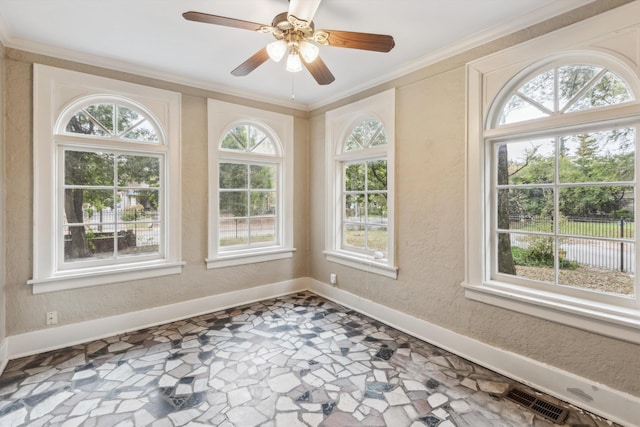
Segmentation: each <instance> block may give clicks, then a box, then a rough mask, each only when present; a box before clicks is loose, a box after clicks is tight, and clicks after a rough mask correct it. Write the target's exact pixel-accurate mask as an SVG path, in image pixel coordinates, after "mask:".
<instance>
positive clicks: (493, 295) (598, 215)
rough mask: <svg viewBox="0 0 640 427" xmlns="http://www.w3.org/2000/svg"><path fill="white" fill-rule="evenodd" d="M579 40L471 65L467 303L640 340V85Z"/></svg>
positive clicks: (618, 42) (617, 44)
mask: <svg viewBox="0 0 640 427" xmlns="http://www.w3.org/2000/svg"><path fill="white" fill-rule="evenodd" d="M600 19H601V20H605V21H606V19H607V18H606V17H601V18H600ZM612 22H613V21H612ZM590 28H591V31H601V30H602V29H603V28H606V25H603V26H594V27H590ZM583 30H584V29H581V30H578V29H572V30H566V31H569V32H571V31H575V32H576V34H577V32H578V31H583ZM571 36H572V34H565V35H563V32H560V33H558V34H554V35H549V36H547V38H552V39H553V40H552V41H553V43H552V42H551V41H549V40H546V41H543V40H538V41H533V42H530V43H529V44H528V46H527V47H524V46H523V47H521V48H520V49H521V50H522V53H524V52H525V50H526V52H528V54H529V55H533V54H536V53H537V54H540V55H541V57H542V58H544V59H542V60H540V61H539V62H534V63H533V64H531V65H529V66H527V67H523V66H522V63H518V62H517V60H516V62H515V65H511V67H512V68H511V74H509V73H506V72H504V70H505V68H507V69H509V66H510V64H511V62H510V61H512V60H514V59H515V58H520V57H519V56H518V55H519V53H521V52H520V50H518V49H516V50H515V51H509V52H505V53H502V54H498V55H496V56H494V57H491V58H489V59H486V60H479V61H478V62H476V63H473V64H470V66H469V69H468V72H469V74H468V76H469V85H468V87H469V116H468V117H469V141H468V152H467V154H468V162H467V197H468V199H467V278H466V282H465V287H466V295H467V296H468V297H469V298H472V299H475V300H479V301H483V302H487V303H491V304H495V305H499V306H502V307H506V308H510V309H514V310H518V311H522V312H525V313H528V314H532V315H536V316H541V317H544V318H546V319H550V320H555V321H558V322H561V323H566V324H569V325H572V326H576V327H580V328H583V329H587V330H590V331H595V332H599V333H603V334H607V335H611V336H615V337H618V338H623V339H627V340H630V341H635V342H640V303H639V299H638V297H639V296H640V289H639V287H638V279H637V274H636V266H637V260H638V255H637V254H638V251H637V243H638V237H637V233H636V231H635V227H636V226H637V221H636V216H635V213H636V212H637V191H638V187H637V176H638V171H639V170H640V169H639V166H638V165H639V159H638V156H637V153H636V147H637V146H638V133H639V131H640V102H639V100H638V96H639V95H640V92H639V89H640V75H639V74H638V70H637V69H636V70H635V71H634V70H633V69H632V68H630V67H628V66H626V64H625V63H624V62H622V61H620V60H619V59H618V58H616V57H615V56H614V55H605V54H603V53H602V52H601V51H600V50H598V49H594V48H593V47H592V46H590V45H589V43H588V42H585V45H584V46H581V47H580V49H579V50H577V51H576V50H573V49H575V46H572V48H573V49H572V50H568V51H566V52H562V43H563V40H564V39H565V38H571ZM587 36H588V37H593V35H588V34H585V35H584V37H585V39H588V37H587ZM600 37H601V38H602V39H604V40H607V37H606V36H602V35H600ZM622 40H623V39H622V38H621V37H619V34H616V35H615V36H611V40H610V41H608V42H607V46H608V47H609V48H610V49H611V50H612V51H615V49H621V50H624V51H626V49H628V48H629V46H626V42H622ZM555 41H558V43H559V44H556V43H555ZM635 43H636V45H635V48H638V42H637V40H636V42H635ZM553 46H555V47H556V48H558V49H559V50H560V51H559V52H558V53H555V54H551V52H549V51H548V50H549V49H551V48H552V47H553ZM511 55H514V56H513V57H512V56H511Z"/></svg>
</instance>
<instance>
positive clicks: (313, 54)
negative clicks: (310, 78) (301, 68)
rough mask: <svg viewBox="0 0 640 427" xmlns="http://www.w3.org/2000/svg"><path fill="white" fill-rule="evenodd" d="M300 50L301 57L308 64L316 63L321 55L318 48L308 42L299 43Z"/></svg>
mask: <svg viewBox="0 0 640 427" xmlns="http://www.w3.org/2000/svg"><path fill="white" fill-rule="evenodd" d="M298 50H299V51H300V56H302V59H304V62H306V63H307V64H310V63H312V62H313V61H315V60H316V58H317V57H318V53H319V49H318V46H316V45H314V44H313V43H309V42H308V41H301V42H300V43H299V46H298Z"/></svg>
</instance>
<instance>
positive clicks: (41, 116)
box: [31, 66, 181, 292]
mask: <svg viewBox="0 0 640 427" xmlns="http://www.w3.org/2000/svg"><path fill="white" fill-rule="evenodd" d="M35 81H36V95H37V96H36V113H35V129H34V130H35V137H34V154H35V156H34V157H35V166H36V167H35V171H36V173H35V175H36V178H35V191H34V207H35V209H34V217H35V227H34V251H35V257H34V278H33V280H32V281H31V283H33V284H34V292H46V291H52V290H58V289H68V288H73V287H81V286H90V285H96V284H104V283H112V282H119V281H124V280H132V279H137V278H145V277H155V276H158V275H165V274H174V273H179V272H180V271H181V266H180V265H181V263H180V262H179V253H180V248H179V234H178V230H179V213H180V211H179V207H175V206H174V205H178V204H179V192H178V191H179V148H178V144H179V135H178V130H179V123H178V120H179V105H180V104H179V95H178V94H174V93H170V92H165V91H157V90H155V89H150V88H143V87H139V86H135V85H130V84H126V83H123V82H117V81H113V80H108V79H102V78H98V77H95V76H88V75H84V74H80V73H72V72H69V71H65V70H59V69H54V68H50V67H43V66H37V67H36V79H35ZM70 88H73V89H72V90H70ZM96 88H99V89H96ZM78 92H80V93H83V92H84V93H83V95H81V96H78V95H77V94H78ZM174 180H175V182H174ZM176 221H178V222H176Z"/></svg>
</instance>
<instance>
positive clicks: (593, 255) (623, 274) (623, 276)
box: [558, 238, 635, 295]
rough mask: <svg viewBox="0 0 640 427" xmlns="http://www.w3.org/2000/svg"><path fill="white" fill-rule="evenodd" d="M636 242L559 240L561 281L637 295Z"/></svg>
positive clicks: (567, 283)
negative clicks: (635, 283) (635, 282)
mask: <svg viewBox="0 0 640 427" xmlns="http://www.w3.org/2000/svg"><path fill="white" fill-rule="evenodd" d="M634 277H635V245H634V244H633V243H628V242H612V241H604V240H595V239H574V238H571V239H569V238H565V239H560V274H559V279H558V280H559V283H560V284H561V285H566V286H574V287H579V288H583V289H589V290H593V291H598V292H606V293H614V294H619V295H634V294H635V290H634Z"/></svg>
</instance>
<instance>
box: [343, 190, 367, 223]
mask: <svg viewBox="0 0 640 427" xmlns="http://www.w3.org/2000/svg"><path fill="white" fill-rule="evenodd" d="M364 200H365V199H364V194H347V195H346V197H345V209H344V219H345V220H346V221H355V222H363V221H364V217H365V207H364Z"/></svg>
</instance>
